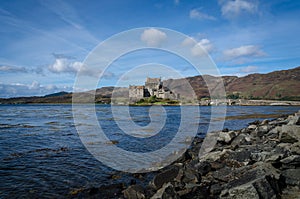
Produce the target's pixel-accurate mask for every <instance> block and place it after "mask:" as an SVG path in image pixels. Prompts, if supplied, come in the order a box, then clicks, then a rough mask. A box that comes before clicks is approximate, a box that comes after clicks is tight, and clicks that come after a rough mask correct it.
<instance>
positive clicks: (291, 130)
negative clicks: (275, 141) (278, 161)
mask: <svg viewBox="0 0 300 199" xmlns="http://www.w3.org/2000/svg"><path fill="white" fill-rule="evenodd" d="M279 140H280V141H281V142H285V143H295V142H298V141H300V126H298V125H283V126H282V130H281V132H280V134H279Z"/></svg>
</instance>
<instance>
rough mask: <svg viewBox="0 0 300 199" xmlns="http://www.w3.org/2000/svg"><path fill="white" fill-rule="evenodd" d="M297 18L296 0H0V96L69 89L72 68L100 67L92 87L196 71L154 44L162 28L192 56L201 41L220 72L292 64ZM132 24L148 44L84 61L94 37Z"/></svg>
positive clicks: (97, 41) (299, 31) (299, 59)
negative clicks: (101, 63)
mask: <svg viewBox="0 0 300 199" xmlns="http://www.w3.org/2000/svg"><path fill="white" fill-rule="evenodd" d="M299 19H300V1H298V0H272V1H268V0H207V1H205V0H198V1H193V0H166V1H160V0H122V1H119V0H110V1H101V0H100V1H96V0H95V1H92V0H91V1H84V0H65V1H62V0H26V1H21V0H9V1H7V0H0V26H1V29H0V44H1V51H0V97H1V98H7V97H18V96H35V95H38V96H40V95H45V94H50V93H54V92H59V91H68V92H71V91H73V87H74V83H75V82H76V77H77V75H78V72H79V71H83V72H84V75H85V76H86V77H87V78H86V79H85V81H88V80H89V78H91V79H92V78H98V79H99V76H97V74H98V73H99V74H100V73H101V74H102V76H101V78H100V79H101V80H99V81H98V84H97V87H101V86H114V85H118V86H128V85H129V84H142V83H143V81H144V80H145V78H146V77H147V76H160V77H162V78H163V79H167V78H172V77H187V76H196V75H199V74H198V73H197V71H196V70H195V69H193V67H192V66H191V64H190V63H189V62H188V61H187V60H184V59H182V58H181V57H179V56H177V55H175V54H172V53H170V52H166V51H163V50H159V49H157V48H159V47H162V46H163V43H164V42H166V41H171V39H170V35H169V34H167V32H168V30H171V31H176V32H178V33H180V34H184V35H186V37H187V39H186V40H185V41H183V43H182V45H183V46H184V45H186V46H188V45H190V47H189V48H190V53H191V55H192V56H194V57H195V58H197V57H198V58H199V59H201V56H203V52H202V50H203V49H204V50H205V52H206V55H207V56H208V57H209V58H210V59H211V60H212V62H213V63H214V64H215V65H216V67H217V69H218V71H219V72H220V75H236V76H245V75H247V74H251V73H268V72H271V71H275V70H286V69H291V68H295V67H297V66H299V63H300V54H299V52H300V39H299V35H300V20H299ZM137 28H142V30H143V31H141V33H140V36H138V37H137V40H139V42H143V43H144V44H145V46H148V47H149V48H145V49H142V50H137V51H132V52H128V53H127V54H123V55H120V57H119V58H118V59H117V60H114V62H113V63H111V65H110V66H109V67H108V68H107V69H106V70H105V71H104V70H103V68H101V67H100V68H101V70H100V69H99V70H97V68H93V69H91V68H89V66H88V65H87V64H86V63H87V60H89V56H90V55H91V54H92V52H94V51H95V49H97V47H98V46H99V45H101V44H103V43H105V42H106V41H107V40H109V39H110V38H112V37H114V35H119V36H120V33H121V36H122V32H124V31H128V30H132V29H137ZM124 40H126V38H124ZM129 41H131V40H130V39H129V40H128V42H127V45H128V46H129V47H130V46H131V44H130V42H129ZM120 46H121V44H118V43H117V42H115V43H114V45H113V48H114V49H119V48H121V47H120ZM199 46H200V47H199ZM150 47H151V48H150ZM154 47H156V49H154ZM199 48H201V50H200V51H199ZM109 49H110V50H111V48H109ZM97 56H98V57H99V59H100V58H101V59H104V58H103V54H101V53H100V54H98V55H97ZM151 63H153V64H151ZM153 71H155V72H153ZM158 71H164V73H162V72H158ZM174 71H176V73H177V74H179V76H176V75H174V74H175V73H173V72H174ZM102 72H103V73H102ZM208 73H209V72H208ZM167 74H169V76H168V75H167ZM134 77H135V78H134ZM82 89H83V90H84V88H82Z"/></svg>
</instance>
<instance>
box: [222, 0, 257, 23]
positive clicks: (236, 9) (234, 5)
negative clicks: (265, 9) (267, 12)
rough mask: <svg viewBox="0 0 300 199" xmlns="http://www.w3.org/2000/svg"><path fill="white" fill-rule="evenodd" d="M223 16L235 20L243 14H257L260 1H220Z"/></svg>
mask: <svg viewBox="0 0 300 199" xmlns="http://www.w3.org/2000/svg"><path fill="white" fill-rule="evenodd" d="M219 4H220V5H221V11H222V15H223V16H224V17H225V18H228V19H233V18H236V17H238V16H239V15H241V14H245V13H251V14H253V13H256V12H257V8H258V1H256V0H233V1H232V0H219Z"/></svg>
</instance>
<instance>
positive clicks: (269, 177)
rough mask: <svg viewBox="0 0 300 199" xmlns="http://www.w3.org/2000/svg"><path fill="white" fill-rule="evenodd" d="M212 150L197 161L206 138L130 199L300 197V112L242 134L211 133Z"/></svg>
mask: <svg viewBox="0 0 300 199" xmlns="http://www.w3.org/2000/svg"><path fill="white" fill-rule="evenodd" d="M209 136H215V137H217V144H216V145H215V146H214V147H213V148H212V150H211V151H210V152H208V153H206V154H205V155H203V156H200V157H199V155H198V154H199V149H200V146H201V143H202V141H203V140H202V139H200V138H196V139H195V140H194V141H193V145H192V147H191V148H190V149H189V150H187V151H186V153H185V154H184V155H183V156H182V157H181V158H180V159H179V160H178V161H177V162H175V163H173V164H172V165H170V166H168V167H167V168H165V169H163V170H162V171H160V172H159V173H157V174H156V175H155V176H154V178H153V179H152V181H151V182H150V183H149V185H148V186H146V187H145V186H141V185H138V184H134V185H131V186H129V187H127V188H126V189H125V190H123V191H122V193H123V196H121V197H125V198H128V199H144V198H151V199H156V198H189V199H192V198H195V199H196V198H223V199H227V198H228V199H229V198H237V199H243V198H244V199H252V198H253V199H256V198H257V199H261V198H263V199H265V198H266V199H267V198H268V199H269V198H300V111H299V112H298V113H296V114H294V115H290V116H288V117H280V118H278V119H276V120H272V121H268V120H264V121H262V122H259V121H255V122H253V123H251V124H250V125H249V126H248V127H247V128H244V129H241V130H239V131H229V130H228V129H224V130H223V131H222V132H214V133H210V134H209Z"/></svg>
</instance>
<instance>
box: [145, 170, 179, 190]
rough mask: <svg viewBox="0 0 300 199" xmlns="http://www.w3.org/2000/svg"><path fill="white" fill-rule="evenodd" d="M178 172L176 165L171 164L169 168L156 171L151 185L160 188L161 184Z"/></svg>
mask: <svg viewBox="0 0 300 199" xmlns="http://www.w3.org/2000/svg"><path fill="white" fill-rule="evenodd" d="M178 173H179V168H178V167H177V166H172V167H171V168H169V169H167V170H163V171H161V172H160V173H158V174H157V175H156V176H155V177H154V179H153V181H152V182H151V185H152V186H153V187H154V188H155V189H160V188H161V187H162V186H163V184H165V183H168V182H170V181H172V180H174V179H175V178H176V177H177V175H178Z"/></svg>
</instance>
